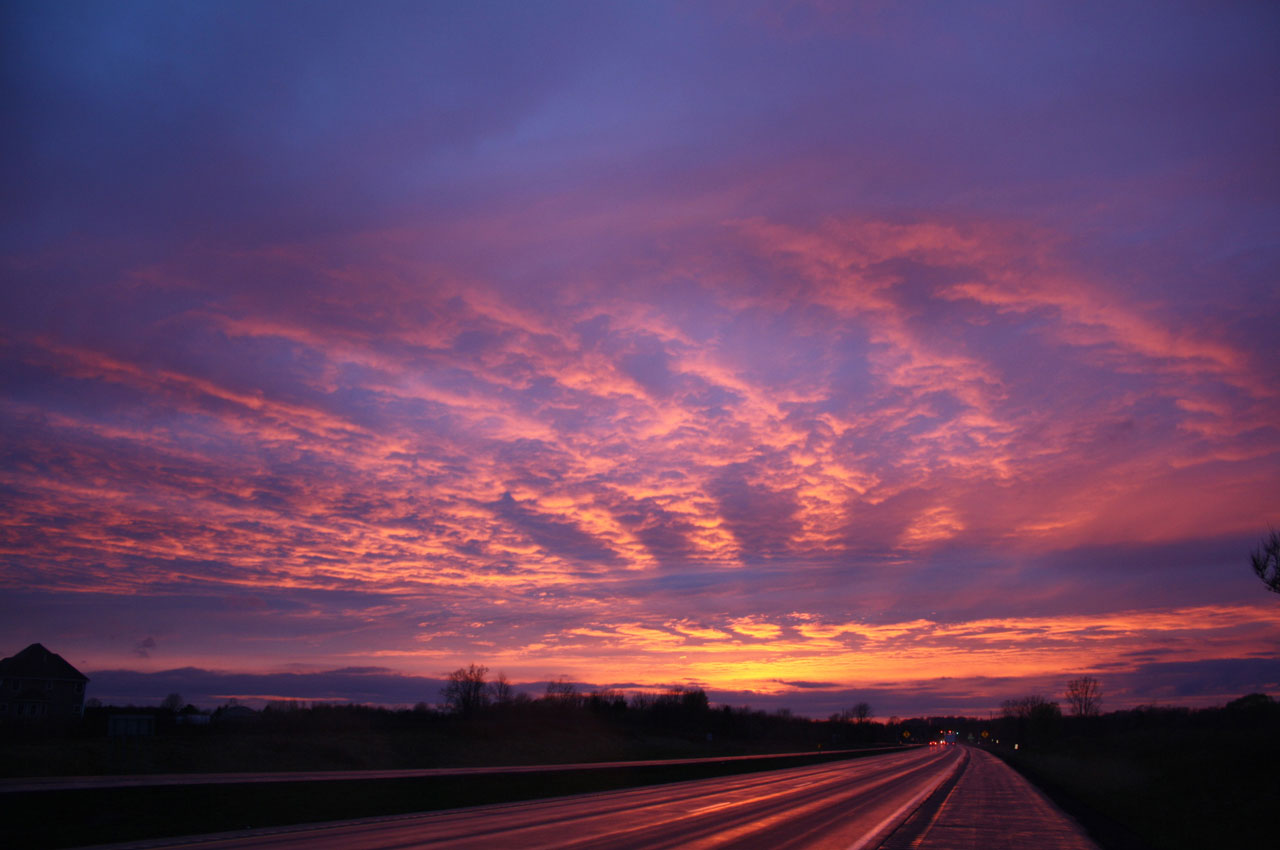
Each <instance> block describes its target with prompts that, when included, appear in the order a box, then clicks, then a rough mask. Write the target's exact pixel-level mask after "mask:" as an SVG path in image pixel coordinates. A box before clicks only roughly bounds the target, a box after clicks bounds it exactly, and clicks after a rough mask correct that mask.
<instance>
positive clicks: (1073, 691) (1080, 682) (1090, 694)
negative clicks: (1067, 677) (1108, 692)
mask: <svg viewBox="0 0 1280 850" xmlns="http://www.w3.org/2000/svg"><path fill="white" fill-rule="evenodd" d="M1101 704H1102V685H1101V683H1100V682H1098V680H1097V679H1095V678H1094V677H1092V676H1081V677H1080V678H1079V679H1072V680H1071V681H1070V682H1067V705H1069V706H1071V713H1072V714H1074V715H1075V716H1076V717H1095V716H1097V714H1098V706H1100V705H1101Z"/></svg>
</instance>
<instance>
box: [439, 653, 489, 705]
mask: <svg viewBox="0 0 1280 850" xmlns="http://www.w3.org/2000/svg"><path fill="white" fill-rule="evenodd" d="M488 673H489V668H488V667H485V666H483V665H479V664H468V665H467V666H466V667H459V668H458V669H457V670H454V671H453V672H452V673H449V674H448V679H449V681H448V684H446V685H445V686H444V687H443V688H441V689H440V694H441V696H443V697H444V701H445V703H446V704H448V706H449V709H450V710H451V711H453V712H455V713H457V714H461V715H463V716H470V715H472V714H475V713H476V712H477V711H479V710H480V709H482V708H484V707H485V706H487V705H488V704H489V693H488V689H486V688H485V681H484V677H485V676H486V675H488Z"/></svg>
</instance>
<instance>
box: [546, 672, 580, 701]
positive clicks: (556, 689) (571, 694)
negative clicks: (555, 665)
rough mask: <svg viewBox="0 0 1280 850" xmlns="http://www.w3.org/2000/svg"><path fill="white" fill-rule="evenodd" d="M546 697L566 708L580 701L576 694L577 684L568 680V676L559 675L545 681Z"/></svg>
mask: <svg viewBox="0 0 1280 850" xmlns="http://www.w3.org/2000/svg"><path fill="white" fill-rule="evenodd" d="M546 699H547V701H548V702H553V703H555V704H556V705H560V706H564V707H566V708H569V707H574V706H577V705H578V704H579V703H581V702H582V700H581V698H580V697H579V696H578V686H577V685H575V684H574V683H573V682H570V681H569V677H568V676H561V677H559V678H558V679H553V680H552V681H550V682H547V694H546Z"/></svg>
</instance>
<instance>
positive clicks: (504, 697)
mask: <svg viewBox="0 0 1280 850" xmlns="http://www.w3.org/2000/svg"><path fill="white" fill-rule="evenodd" d="M489 696H490V697H491V698H492V699H493V701H494V703H496V704H497V705H506V704H507V703H509V702H511V700H512V698H513V696H514V692H513V691H512V690H511V682H509V681H508V680H507V674H506V673H499V674H498V675H497V677H496V678H495V679H494V680H493V681H492V682H490V683H489Z"/></svg>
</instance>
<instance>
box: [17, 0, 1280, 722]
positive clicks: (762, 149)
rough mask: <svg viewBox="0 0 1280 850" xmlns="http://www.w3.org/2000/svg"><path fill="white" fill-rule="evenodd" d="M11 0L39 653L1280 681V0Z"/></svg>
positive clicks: (364, 679) (24, 611) (93, 671)
mask: <svg viewBox="0 0 1280 850" xmlns="http://www.w3.org/2000/svg"><path fill="white" fill-rule="evenodd" d="M0 15H2V16H3V21H2V23H0V38H2V39H3V44H2V45H0V63H2V65H0V67H2V68H3V71H2V73H3V92H4V94H3V96H2V98H0V104H2V108H3V113H4V114H3V124H4V126H5V128H6V130H5V132H4V133H3V134H0V151H2V152H0V168H2V169H3V191H2V192H0V215H2V216H3V227H2V228H0V275H2V279H3V285H2V287H0V299H2V300H0V448H2V454H3V461H2V463H0V552H2V561H0V654H3V655H12V654H13V653H16V652H17V651H19V650H20V649H22V648H23V647H24V646H26V645H27V644H29V643H32V642H35V641H39V642H41V643H43V644H44V645H45V646H47V647H48V648H49V649H51V650H53V651H54V652H57V653H59V654H61V655H63V656H64V657H65V658H66V659H67V660H68V661H70V662H71V663H72V664H74V665H76V666H77V667H78V668H79V669H81V670H82V671H84V672H85V673H86V674H88V675H89V676H90V677H91V679H92V681H91V683H90V685H89V696H91V697H97V698H100V699H102V700H103V701H105V702H112V701H116V702H125V701H135V702H138V703H139V704H146V703H149V702H155V703H158V702H159V700H160V699H162V698H163V697H164V696H165V694H167V693H168V692H171V691H178V692H180V693H182V694H184V695H185V696H186V697H187V698H188V699H191V700H193V701H195V702H196V703H197V704H203V705H205V706H206V707H212V706H214V705H217V704H219V703H221V702H223V701H226V700H228V699H230V698H232V697H235V698H238V699H241V700H246V701H250V702H251V704H253V702H254V701H257V702H259V703H260V702H261V700H263V699H267V698H272V697H288V698H296V699H314V700H337V701H346V700H354V701H360V702H370V703H379V704H387V705H405V704H412V703H414V702H417V701H419V700H422V701H426V702H431V703H434V702H439V701H440V694H439V680H440V678H441V676H442V675H443V674H444V673H446V672H447V671H450V670H453V669H455V668H457V667H459V666H463V665H466V664H470V663H477V664H484V665H486V666H488V667H489V668H490V670H491V671H492V672H493V673H497V672H498V671H502V672H504V673H505V674H506V675H507V676H508V677H509V678H510V679H511V681H513V682H514V683H516V684H517V685H518V686H519V687H521V688H525V689H527V690H528V691H529V692H531V693H538V692H539V690H540V689H541V688H542V687H543V683H545V682H546V681H548V680H550V679H554V678H558V677H566V678H567V679H568V680H570V681H573V682H577V683H579V684H580V686H581V687H582V688H583V689H589V688H592V687H606V686H612V687H623V688H631V689H651V690H652V689H660V688H663V687H667V686H671V685H698V686H701V687H704V688H706V689H707V691H708V693H709V695H710V696H711V698H712V699H713V700H714V701H716V702H723V703H726V704H732V705H751V706H753V707H756V708H767V709H773V708H784V707H785V708H789V709H791V710H792V711H794V712H796V713H798V714H804V715H808V716H815V717H818V716H820V717H825V716H826V715H827V714H828V713H830V712H834V711H838V710H840V709H841V708H844V707H847V706H849V705H851V704H853V703H854V702H858V701H862V700H866V701H867V702H869V703H870V704H871V706H872V710H873V713H874V714H876V715H879V716H880V717H881V718H884V717H887V716H889V715H895V714H896V715H901V716H904V717H905V716H911V715H922V714H984V713H986V712H989V711H992V710H997V709H998V707H999V704H1000V702H1001V701H1002V700H1004V699H1008V698H1011V697H1018V696H1023V695H1027V694H1032V693H1039V694H1043V695H1045V696H1048V697H1050V698H1057V699H1061V695H1062V693H1063V691H1064V689H1065V684H1066V682H1067V681H1068V680H1069V679H1071V678H1074V677H1077V676H1080V675H1086V674H1087V675H1094V676H1096V677H1097V678H1098V679H1099V680H1100V681H1101V682H1102V686H1103V708H1104V709H1117V708H1124V707H1128V706H1133V705H1138V704H1145V703H1158V704H1163V705H1213V704H1221V703H1224V702H1226V701H1228V700H1230V699H1232V698H1235V697H1238V696H1240V695H1242V694H1247V693H1251V692H1258V691H1261V692H1269V693H1271V694H1273V695H1277V694H1280V597H1277V596H1276V595H1274V594H1270V593H1268V592H1267V590H1266V588H1265V587H1264V586H1263V585H1262V584H1261V583H1260V582H1259V581H1258V580H1257V578H1256V577H1255V576H1254V575H1253V573H1252V571H1251V569H1250V567H1249V552H1250V549H1251V548H1252V547H1254V546H1256V545H1257V544H1258V543H1259V541H1260V539H1261V538H1262V536H1263V535H1264V534H1265V533H1267V531H1268V529H1269V528H1272V527H1278V526H1280V508H1278V507H1277V502H1276V485H1277V482H1280V346H1277V345H1276V339H1277V337H1276V327H1277V324H1278V323H1280V286H1278V285H1277V279H1278V274H1277V273H1278V272H1280V203H1278V202H1280V156H1277V150H1278V143H1280V53H1277V52H1276V50H1275V43H1276V40H1277V37H1280V8H1278V7H1277V6H1276V5H1275V4H1274V3H1270V2H1256V3H1253V2H1213V3H1209V2H1170V3H1162V4H1151V3H1146V2H1137V3H1134V2H1125V0H1108V2H1098V3H1094V2H1009V3H998V2H993V3H953V2H938V3H928V2H891V1H890V0H883V2H874V0H868V2H850V3H833V2H817V1H816V0H815V2H804V1H803V0H793V2H758V1H757V2H670V3H667V2H660V0H655V2H643V3H641V2H636V3H597V2H568V3H566V2H536V3H518V2H511V3H491V2H466V3H463V2H456V3H453V2H439V3H425V2H415V3H393V2H376V3H319V2H279V0H272V1H271V2H251V3H241V2H154V3H138V2H115V3H99V2H59V3H45V2H20V0H11V2H6V3H4V4H3V6H0Z"/></svg>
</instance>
